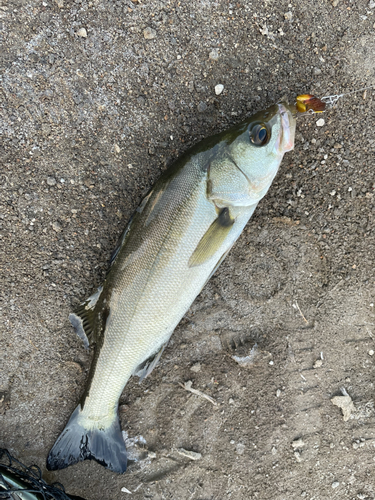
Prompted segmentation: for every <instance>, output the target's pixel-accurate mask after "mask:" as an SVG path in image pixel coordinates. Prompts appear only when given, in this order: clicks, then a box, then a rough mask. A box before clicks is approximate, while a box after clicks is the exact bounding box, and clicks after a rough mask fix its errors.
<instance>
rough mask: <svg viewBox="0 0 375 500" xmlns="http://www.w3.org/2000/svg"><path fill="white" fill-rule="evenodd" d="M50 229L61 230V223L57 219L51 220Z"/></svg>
mask: <svg viewBox="0 0 375 500" xmlns="http://www.w3.org/2000/svg"><path fill="white" fill-rule="evenodd" d="M52 229H53V230H54V231H56V233H59V232H60V231H61V230H62V227H61V224H60V223H59V222H57V221H55V222H52Z"/></svg>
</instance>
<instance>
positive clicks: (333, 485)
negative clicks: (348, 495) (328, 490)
mask: <svg viewBox="0 0 375 500" xmlns="http://www.w3.org/2000/svg"><path fill="white" fill-rule="evenodd" d="M338 486H340V483H339V482H338V481H335V482H334V483H332V488H333V489H335V488H337V487H338Z"/></svg>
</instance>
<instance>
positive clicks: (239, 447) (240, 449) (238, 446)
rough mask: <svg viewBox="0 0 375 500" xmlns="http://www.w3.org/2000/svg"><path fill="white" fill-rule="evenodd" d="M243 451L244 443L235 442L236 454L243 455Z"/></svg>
mask: <svg viewBox="0 0 375 500" xmlns="http://www.w3.org/2000/svg"><path fill="white" fill-rule="evenodd" d="M244 451H245V445H244V444H242V443H237V444H236V453H237V455H243V454H244Z"/></svg>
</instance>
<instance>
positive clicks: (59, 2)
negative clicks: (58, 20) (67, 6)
mask: <svg viewBox="0 0 375 500" xmlns="http://www.w3.org/2000/svg"><path fill="white" fill-rule="evenodd" d="M56 3H57V6H58V8H59V9H62V8H63V7H64V2H63V0H56Z"/></svg>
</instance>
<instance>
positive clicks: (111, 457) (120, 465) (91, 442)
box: [47, 405, 127, 474]
mask: <svg viewBox="0 0 375 500" xmlns="http://www.w3.org/2000/svg"><path fill="white" fill-rule="evenodd" d="M80 411H81V406H80V405H78V406H77V408H76V409H75V410H74V412H73V413H72V416H71V417H70V419H69V422H68V423H67V425H66V427H65V429H64V430H63V431H62V433H61V434H60V436H59V437H58V439H57V441H56V443H55V444H54V446H53V448H52V449H51V451H50V452H49V455H48V458H47V469H48V470H56V469H64V468H65V467H68V466H69V465H72V464H75V463H77V462H80V461H81V460H96V461H97V462H98V463H99V464H101V465H103V466H104V467H107V469H110V470H112V471H113V472H118V473H119V474H122V473H123V472H125V471H126V466H127V459H126V447H125V443H124V440H123V437H122V433H121V427H120V422H119V419H118V416H117V415H116V417H115V419H114V421H113V422H112V424H111V425H110V426H109V427H106V428H99V427H96V428H90V429H87V428H85V427H84V425H82V424H83V423H84V420H83V419H79V414H80ZM80 420H81V421H80Z"/></svg>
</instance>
